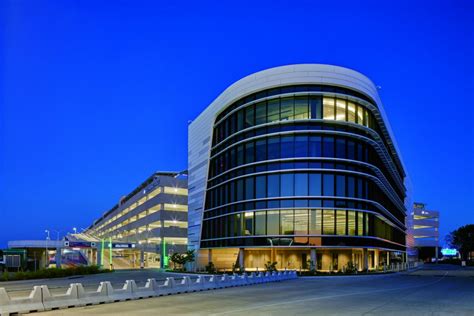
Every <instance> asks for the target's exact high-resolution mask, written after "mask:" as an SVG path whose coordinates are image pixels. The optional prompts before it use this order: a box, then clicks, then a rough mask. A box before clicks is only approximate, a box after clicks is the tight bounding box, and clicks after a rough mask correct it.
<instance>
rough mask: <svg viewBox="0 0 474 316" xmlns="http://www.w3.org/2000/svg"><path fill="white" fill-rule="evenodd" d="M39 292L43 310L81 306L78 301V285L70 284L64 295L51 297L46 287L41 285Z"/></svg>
mask: <svg viewBox="0 0 474 316" xmlns="http://www.w3.org/2000/svg"><path fill="white" fill-rule="evenodd" d="M41 290H42V295H43V306H44V309H45V310H54V309H60V308H70V307H77V306H81V303H80V301H79V291H78V285H77V284H76V283H72V284H70V285H69V288H68V289H67V291H66V293H65V294H59V295H54V296H53V295H51V293H50V292H49V288H48V286H47V285H42V286H41Z"/></svg>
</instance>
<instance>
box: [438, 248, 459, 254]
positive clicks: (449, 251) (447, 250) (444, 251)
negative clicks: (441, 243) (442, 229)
mask: <svg viewBox="0 0 474 316" xmlns="http://www.w3.org/2000/svg"><path fill="white" fill-rule="evenodd" d="M441 253H442V254H443V256H456V255H457V254H458V251H457V250H456V249H453V248H443V249H441Z"/></svg>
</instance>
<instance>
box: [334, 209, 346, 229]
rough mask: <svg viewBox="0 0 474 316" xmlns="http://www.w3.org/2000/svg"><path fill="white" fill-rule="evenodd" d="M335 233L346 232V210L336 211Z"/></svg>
mask: <svg viewBox="0 0 474 316" xmlns="http://www.w3.org/2000/svg"><path fill="white" fill-rule="evenodd" d="M336 234H337V235H345V234H346V211H341V210H337V211H336Z"/></svg>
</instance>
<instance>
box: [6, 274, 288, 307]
mask: <svg viewBox="0 0 474 316" xmlns="http://www.w3.org/2000/svg"><path fill="white" fill-rule="evenodd" d="M294 278H297V275H296V271H284V272H271V273H270V272H265V273H262V272H258V273H257V274H255V273H254V272H252V273H250V275H247V274H246V273H244V274H242V275H237V274H233V275H231V276H229V275H227V274H223V275H221V276H216V275H211V276H209V279H206V276H204V275H199V276H198V278H197V280H196V281H195V282H193V281H192V280H191V278H190V277H189V276H184V277H183V278H182V279H181V280H180V281H178V282H176V281H175V279H174V278H173V277H168V278H166V280H165V282H164V283H163V284H162V285H158V283H157V281H156V280H155V279H148V280H147V282H146V283H145V286H143V287H138V286H137V284H136V283H135V281H134V280H127V281H125V283H124V285H123V287H122V288H120V289H114V288H113V287H112V284H111V283H110V282H108V281H105V282H100V284H99V287H98V288H97V290H96V291H92V292H86V291H85V290H84V287H83V285H82V284H81V283H72V284H70V286H69V288H68V289H67V291H66V293H65V294H59V295H53V294H51V293H50V291H49V288H48V287H47V286H46V285H42V286H35V287H34V288H33V291H32V292H31V294H30V295H29V296H28V297H25V298H10V296H9V295H8V293H7V292H6V290H5V289H4V288H0V315H1V316H4V315H9V314H11V313H30V312H40V311H45V310H55V309H60V308H70V307H77V306H88V305H94V304H104V303H110V302H118V301H127V300H135V299H142V298H148V297H155V296H160V295H169V294H177V293H186V292H194V291H202V290H210V289H217V288H226V287H232V286H242V285H250V284H256V283H264V282H276V281H280V280H285V279H294Z"/></svg>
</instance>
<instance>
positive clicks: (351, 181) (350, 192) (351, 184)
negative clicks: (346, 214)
mask: <svg viewBox="0 0 474 316" xmlns="http://www.w3.org/2000/svg"><path fill="white" fill-rule="evenodd" d="M347 196H348V197H356V194H355V178H354V177H347Z"/></svg>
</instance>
